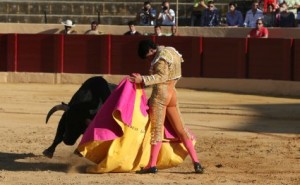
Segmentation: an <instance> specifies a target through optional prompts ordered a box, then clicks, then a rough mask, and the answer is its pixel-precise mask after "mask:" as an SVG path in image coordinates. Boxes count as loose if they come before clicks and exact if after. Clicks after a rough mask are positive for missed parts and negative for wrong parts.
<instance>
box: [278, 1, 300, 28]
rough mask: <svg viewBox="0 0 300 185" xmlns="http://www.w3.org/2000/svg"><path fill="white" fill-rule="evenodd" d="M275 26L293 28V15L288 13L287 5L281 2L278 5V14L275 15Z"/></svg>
mask: <svg viewBox="0 0 300 185" xmlns="http://www.w3.org/2000/svg"><path fill="white" fill-rule="evenodd" d="M276 19H277V24H278V26H279V27H295V26H296V25H295V23H296V22H295V15H294V13H292V12H288V5H287V3H286V2H283V3H281V4H280V5H279V14H277V17H276Z"/></svg>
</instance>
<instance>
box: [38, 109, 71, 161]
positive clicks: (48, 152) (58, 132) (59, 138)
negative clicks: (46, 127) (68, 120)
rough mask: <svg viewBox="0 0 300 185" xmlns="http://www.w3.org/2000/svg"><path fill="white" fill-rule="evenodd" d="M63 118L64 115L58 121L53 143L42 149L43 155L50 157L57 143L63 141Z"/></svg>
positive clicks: (64, 127)
mask: <svg viewBox="0 0 300 185" xmlns="http://www.w3.org/2000/svg"><path fill="white" fill-rule="evenodd" d="M64 119H65V115H63V116H62V118H61V120H60V121H59V124H58V127H57V130H56V135H55V138H54V140H53V143H52V144H51V146H50V147H49V148H47V149H46V150H44V151H43V155H44V156H46V157H49V158H52V157H53V155H54V152H55V149H56V147H57V145H59V144H60V143H61V142H62V141H63V139H64V134H65V129H66V126H65V123H64Z"/></svg>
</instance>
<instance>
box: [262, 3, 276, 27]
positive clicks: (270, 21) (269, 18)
mask: <svg viewBox="0 0 300 185" xmlns="http://www.w3.org/2000/svg"><path fill="white" fill-rule="evenodd" d="M263 22H264V26H265V27H275V26H276V13H275V9H274V5H273V4H269V5H268V8H267V11H266V13H264V20H263Z"/></svg>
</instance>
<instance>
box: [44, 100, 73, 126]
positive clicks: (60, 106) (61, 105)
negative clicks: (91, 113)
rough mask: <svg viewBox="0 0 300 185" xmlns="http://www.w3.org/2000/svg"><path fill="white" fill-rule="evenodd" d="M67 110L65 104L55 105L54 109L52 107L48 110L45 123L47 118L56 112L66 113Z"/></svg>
mask: <svg viewBox="0 0 300 185" xmlns="http://www.w3.org/2000/svg"><path fill="white" fill-rule="evenodd" d="M68 109H69V107H68V105H67V104H64V103H62V104H59V105H55V106H54V107H52V109H50V111H49V112H48V114H47V117H46V123H47V122H48V120H49V118H50V117H51V115H52V114H53V113H54V112H56V111H58V110H63V111H67V110H68Z"/></svg>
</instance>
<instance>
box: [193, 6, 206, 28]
mask: <svg viewBox="0 0 300 185" xmlns="http://www.w3.org/2000/svg"><path fill="white" fill-rule="evenodd" d="M206 8H207V5H206V4H205V1H204V0H194V6H193V10H192V14H191V26H200V25H201V15H202V11H203V10H204V9H206Z"/></svg>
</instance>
